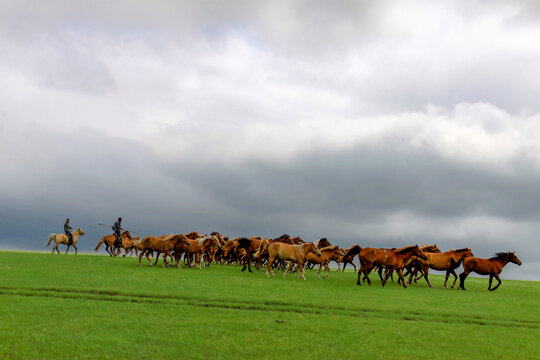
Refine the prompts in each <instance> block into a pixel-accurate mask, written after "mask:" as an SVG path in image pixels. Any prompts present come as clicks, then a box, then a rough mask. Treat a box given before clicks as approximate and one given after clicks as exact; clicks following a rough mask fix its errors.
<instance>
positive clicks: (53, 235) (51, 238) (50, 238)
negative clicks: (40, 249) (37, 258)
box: [45, 234, 56, 248]
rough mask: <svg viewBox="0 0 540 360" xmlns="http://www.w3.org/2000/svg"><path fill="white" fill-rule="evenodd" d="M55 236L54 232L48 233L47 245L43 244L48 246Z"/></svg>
mask: <svg viewBox="0 0 540 360" xmlns="http://www.w3.org/2000/svg"><path fill="white" fill-rule="evenodd" d="M55 237H56V234H51V235H49V242H48V243H47V246H45V247H46V248H48V247H49V245H50V244H51V241H53V240H54V238H55Z"/></svg>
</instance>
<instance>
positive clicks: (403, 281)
mask: <svg viewBox="0 0 540 360" xmlns="http://www.w3.org/2000/svg"><path fill="white" fill-rule="evenodd" d="M396 272H397V274H398V283H399V280H401V285H403V287H404V288H405V289H406V288H407V284H405V278H404V277H403V269H402V268H398V269H397V270H396Z"/></svg>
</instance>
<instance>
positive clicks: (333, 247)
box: [320, 245, 339, 252]
mask: <svg viewBox="0 0 540 360" xmlns="http://www.w3.org/2000/svg"><path fill="white" fill-rule="evenodd" d="M338 247H339V246H338V245H331V246H326V247H323V248H322V249H320V251H321V252H323V251H332V250H335V249H337V248H338Z"/></svg>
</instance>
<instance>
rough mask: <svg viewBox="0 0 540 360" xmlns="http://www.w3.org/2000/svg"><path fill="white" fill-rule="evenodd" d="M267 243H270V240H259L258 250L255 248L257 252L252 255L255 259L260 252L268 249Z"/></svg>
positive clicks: (262, 252)
mask: <svg viewBox="0 0 540 360" xmlns="http://www.w3.org/2000/svg"><path fill="white" fill-rule="evenodd" d="M268 245H270V242H268V240H267V239H264V240H263V241H261V245H260V246H259V250H257V252H256V253H255V255H253V257H254V258H255V259H256V258H258V257H259V256H261V255H262V254H264V253H265V252H266V249H268Z"/></svg>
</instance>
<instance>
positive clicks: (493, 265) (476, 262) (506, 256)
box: [459, 252, 521, 291]
mask: <svg viewBox="0 0 540 360" xmlns="http://www.w3.org/2000/svg"><path fill="white" fill-rule="evenodd" d="M509 262H511V263H514V264H516V265H519V266H521V260H519V258H518V257H517V256H516V254H515V252H498V253H496V254H495V256H493V257H492V258H490V259H481V258H477V257H468V258H465V259H464V260H463V270H464V271H463V272H462V273H461V274H459V289H463V290H465V278H467V276H468V275H469V274H470V273H471V272H473V271H474V272H475V273H477V274H480V275H489V286H488V290H489V291H495V290H497V288H498V287H499V286H500V285H501V283H502V281H501V279H500V278H499V274H500V273H501V271H502V269H503V268H504V267H505V266H506V264H508V263H509ZM494 277H495V279H497V281H498V282H499V283H498V284H497V285H495V287H494V288H491V282H492V281H493V278H494Z"/></svg>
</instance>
